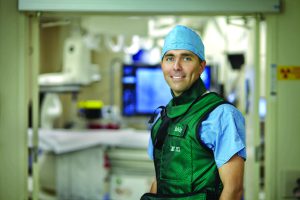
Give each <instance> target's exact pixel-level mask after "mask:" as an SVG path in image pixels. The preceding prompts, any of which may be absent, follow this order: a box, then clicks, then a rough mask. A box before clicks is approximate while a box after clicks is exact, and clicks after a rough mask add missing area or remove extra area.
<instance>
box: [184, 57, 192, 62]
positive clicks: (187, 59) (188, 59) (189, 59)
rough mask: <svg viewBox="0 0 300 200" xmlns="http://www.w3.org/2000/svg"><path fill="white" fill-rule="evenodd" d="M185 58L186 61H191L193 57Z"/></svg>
mask: <svg viewBox="0 0 300 200" xmlns="http://www.w3.org/2000/svg"><path fill="white" fill-rule="evenodd" d="M183 60H184V61H191V60H192V58H191V57H184V58H183Z"/></svg>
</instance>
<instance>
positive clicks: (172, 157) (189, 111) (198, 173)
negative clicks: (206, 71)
mask: <svg viewBox="0 0 300 200" xmlns="http://www.w3.org/2000/svg"><path fill="white" fill-rule="evenodd" d="M204 91H205V89H204V86H203V83H202V81H201V80H199V81H197V82H196V83H195V84H194V85H193V86H192V88H190V90H189V91H187V92H186V93H184V94H183V95H181V96H180V97H179V98H177V99H176V98H173V100H172V101H171V102H170V103H169V104H168V105H167V107H166V115H167V118H169V119H170V122H169V123H168V126H167V128H165V129H166V130H164V131H166V132H165V133H164V134H165V135H166V136H165V137H164V141H163V145H162V147H161V148H160V147H157V146H155V148H154V165H155V172H156V181H157V194H150V193H146V194H144V195H143V196H142V197H141V200H163V199H169V200H173V199H174V200H175V199H176V200H202V199H208V200H212V199H218V198H219V195H220V193H221V190H222V184H221V182H220V178H219V173H218V169H217V166H216V164H215V161H214V156H213V153H212V151H211V150H209V149H208V148H207V147H206V146H205V145H204V144H202V142H201V140H200V138H199V132H198V131H199V126H200V125H201V122H202V121H203V120H205V118H206V117H207V115H208V114H209V113H210V112H211V111H212V110H213V109H214V108H216V107H217V106H218V105H220V104H224V103H226V102H225V101H224V100H223V99H222V98H221V97H219V96H218V95H217V94H215V93H207V94H204ZM162 123H163V120H162V118H160V119H159V120H157V122H156V123H155V124H154V126H153V127H152V131H151V137H152V142H153V144H156V142H157V140H156V139H157V138H158V135H160V134H162V133H161V130H159V128H160V127H161V125H162Z"/></svg>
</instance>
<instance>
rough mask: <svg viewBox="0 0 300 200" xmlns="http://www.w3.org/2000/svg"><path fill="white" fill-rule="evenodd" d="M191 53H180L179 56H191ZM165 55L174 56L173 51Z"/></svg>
mask: <svg viewBox="0 0 300 200" xmlns="http://www.w3.org/2000/svg"><path fill="white" fill-rule="evenodd" d="M193 55H194V54H193V53H182V54H180V56H193ZM165 56H175V55H174V54H173V53H166V54H165Z"/></svg>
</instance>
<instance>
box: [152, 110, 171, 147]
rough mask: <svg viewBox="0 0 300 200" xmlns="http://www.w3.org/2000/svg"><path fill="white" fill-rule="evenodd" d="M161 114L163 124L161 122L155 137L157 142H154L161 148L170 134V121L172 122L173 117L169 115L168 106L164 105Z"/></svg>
mask: <svg viewBox="0 0 300 200" xmlns="http://www.w3.org/2000/svg"><path fill="white" fill-rule="evenodd" d="M160 115H161V120H162V122H161V124H160V127H159V129H158V133H157V136H156V138H155V142H154V146H155V148H157V149H161V148H162V146H163V144H164V141H165V138H166V136H167V134H168V127H169V125H170V122H171V118H169V117H168V116H167V111H166V108H165V107H163V108H162V110H161V111H160Z"/></svg>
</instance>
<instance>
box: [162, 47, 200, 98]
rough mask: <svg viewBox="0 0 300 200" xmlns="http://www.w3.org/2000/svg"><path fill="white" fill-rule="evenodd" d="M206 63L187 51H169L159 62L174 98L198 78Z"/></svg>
mask: <svg viewBox="0 0 300 200" xmlns="http://www.w3.org/2000/svg"><path fill="white" fill-rule="evenodd" d="M205 65H206V63H205V61H201V62H200V59H199V58H198V56H197V55H195V54H194V53H192V52H191V51H187V50H170V51H168V52H167V53H166V54H165V55H164V57H163V60H162V62H161V66H162V71H163V73H164V77H165V80H166V81H167V83H168V85H169V86H170V88H171V89H172V91H173V93H174V95H175V96H179V95H181V94H182V93H183V92H184V91H186V90H188V89H189V88H190V87H191V86H192V84H193V83H194V82H195V81H196V80H197V79H198V78H199V76H200V75H201V73H202V72H203V70H204V67H205Z"/></svg>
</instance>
